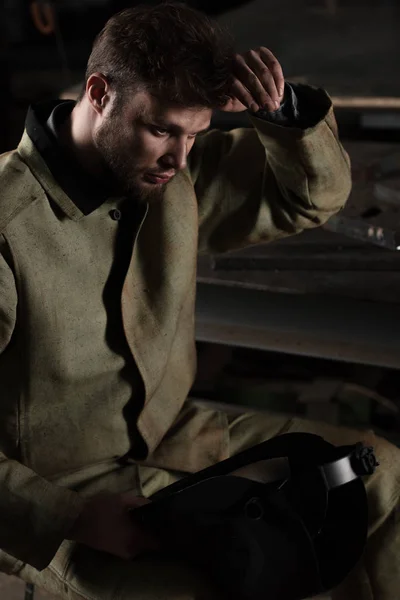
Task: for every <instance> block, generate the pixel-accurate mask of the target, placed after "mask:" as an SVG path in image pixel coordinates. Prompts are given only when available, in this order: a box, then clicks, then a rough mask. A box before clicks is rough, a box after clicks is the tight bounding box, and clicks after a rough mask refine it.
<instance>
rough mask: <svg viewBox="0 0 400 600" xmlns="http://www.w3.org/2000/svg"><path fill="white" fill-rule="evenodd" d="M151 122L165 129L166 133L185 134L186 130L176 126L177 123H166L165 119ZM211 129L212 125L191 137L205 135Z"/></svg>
mask: <svg viewBox="0 0 400 600" xmlns="http://www.w3.org/2000/svg"><path fill="white" fill-rule="evenodd" d="M150 121H151V122H152V123H153V124H154V125H159V126H160V127H161V128H162V129H165V130H166V131H171V132H173V133H177V134H178V135H180V134H182V133H185V131H184V129H183V128H182V127H181V126H180V125H176V124H175V123H168V122H167V121H164V120H163V119H157V118H155V119H150ZM209 129H210V125H209V126H208V127H205V128H204V129H200V130H199V131H196V132H194V133H193V134H191V135H197V134H199V133H205V132H206V131H208V130H209Z"/></svg>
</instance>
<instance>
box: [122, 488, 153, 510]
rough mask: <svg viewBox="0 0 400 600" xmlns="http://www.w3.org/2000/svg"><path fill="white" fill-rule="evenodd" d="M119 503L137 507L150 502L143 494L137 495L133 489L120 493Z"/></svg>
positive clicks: (127, 506)
mask: <svg viewBox="0 0 400 600" xmlns="http://www.w3.org/2000/svg"><path fill="white" fill-rule="evenodd" d="M121 503H122V506H124V507H126V508H139V507H140V506H145V504H150V500H148V499H147V498H145V497H144V496H138V495H137V494H136V493H135V492H134V491H133V490H130V491H129V492H124V493H123V494H121Z"/></svg>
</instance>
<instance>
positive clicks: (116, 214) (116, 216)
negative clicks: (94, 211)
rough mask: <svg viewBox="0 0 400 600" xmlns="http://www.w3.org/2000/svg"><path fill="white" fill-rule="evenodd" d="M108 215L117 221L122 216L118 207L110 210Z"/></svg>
mask: <svg viewBox="0 0 400 600" xmlns="http://www.w3.org/2000/svg"><path fill="white" fill-rule="evenodd" d="M110 217H111V218H112V219H113V221H119V220H120V219H121V217H122V214H121V211H120V210H118V208H114V209H113V210H110Z"/></svg>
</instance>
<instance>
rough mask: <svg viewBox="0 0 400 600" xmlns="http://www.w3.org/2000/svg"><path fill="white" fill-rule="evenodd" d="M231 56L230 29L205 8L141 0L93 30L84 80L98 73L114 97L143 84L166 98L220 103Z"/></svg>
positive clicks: (207, 104)
mask: <svg viewBox="0 0 400 600" xmlns="http://www.w3.org/2000/svg"><path fill="white" fill-rule="evenodd" d="M233 59H234V50H233V42H232V37H231V35H230V34H229V33H228V32H227V31H226V30H225V29H222V28H221V27H220V26H219V25H218V24H217V23H215V22H213V21H211V19H209V18H208V17H207V16H206V15H204V14H203V13H201V12H199V11H197V10H195V9H193V8H190V7H188V6H187V5H185V4H183V3H181V2H169V1H168V2H163V3H161V4H158V5H156V6H146V5H139V6H135V7H133V8H128V9H125V10H122V11H121V12H119V13H117V14H116V15H114V16H112V17H111V18H110V19H109V20H108V21H107V23H106V25H105V26H104V28H103V29H102V31H101V32H100V33H99V34H98V35H97V37H96V39H95V41H94V44H93V48H92V52H91V55H90V57H89V60H88V64H87V69H86V81H87V80H88V78H89V77H90V75H92V74H93V73H96V72H98V73H102V74H103V75H104V76H105V77H106V79H107V81H108V83H109V85H110V86H111V88H112V89H114V90H115V92H116V98H117V101H120V100H123V99H124V98H125V97H126V94H127V93H132V91H133V92H135V91H141V90H146V91H148V92H149V93H150V94H152V95H153V96H155V97H156V98H158V99H159V100H166V101H167V102H168V103H169V104H173V105H177V106H186V107H193V106H202V107H205V108H218V107H219V106H222V105H223V104H224V103H225V102H226V101H227V100H228V99H229V97H230V91H231V86H232V80H233V76H232V69H233ZM82 95H83V94H81V96H82Z"/></svg>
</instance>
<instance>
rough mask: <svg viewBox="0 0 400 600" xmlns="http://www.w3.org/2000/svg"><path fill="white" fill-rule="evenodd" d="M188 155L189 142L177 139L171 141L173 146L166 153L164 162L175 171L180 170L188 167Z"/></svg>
mask: <svg viewBox="0 0 400 600" xmlns="http://www.w3.org/2000/svg"><path fill="white" fill-rule="evenodd" d="M187 155H188V149H187V142H186V141H185V140H184V139H175V140H173V141H171V147H170V148H169V151H168V153H167V154H165V156H164V161H163V162H164V163H165V164H166V165H168V166H169V167H172V168H173V169H174V170H175V171H179V170H182V169H184V168H185V167H186V161H187Z"/></svg>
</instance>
